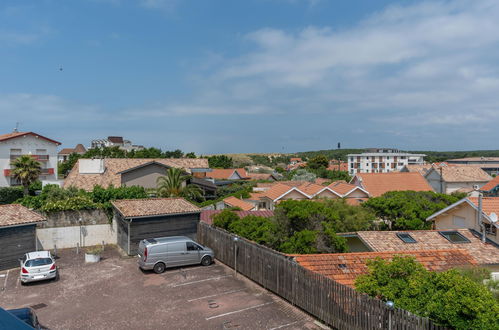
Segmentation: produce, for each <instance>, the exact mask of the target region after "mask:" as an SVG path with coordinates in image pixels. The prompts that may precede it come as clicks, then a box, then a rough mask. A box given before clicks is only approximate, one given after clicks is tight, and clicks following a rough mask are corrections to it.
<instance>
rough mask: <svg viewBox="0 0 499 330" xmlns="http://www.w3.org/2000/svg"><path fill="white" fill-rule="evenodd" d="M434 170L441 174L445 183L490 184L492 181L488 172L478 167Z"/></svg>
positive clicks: (450, 167) (466, 166)
mask: <svg viewBox="0 0 499 330" xmlns="http://www.w3.org/2000/svg"><path fill="white" fill-rule="evenodd" d="M432 170H433V171H436V172H437V173H439V174H440V173H441V174H442V178H443V180H444V181H445V182H488V181H490V180H491V179H492V177H491V176H490V175H488V174H487V172H485V171H484V170H482V169H481V168H480V167H478V166H468V165H462V166H461V165H460V166H441V167H438V168H436V167H434V168H432ZM430 172H431V171H428V172H427V173H426V175H429V173H430Z"/></svg>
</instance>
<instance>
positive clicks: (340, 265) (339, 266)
mask: <svg viewBox="0 0 499 330" xmlns="http://www.w3.org/2000/svg"><path fill="white" fill-rule="evenodd" d="M338 268H340V269H346V268H347V265H346V264H339V265H338Z"/></svg>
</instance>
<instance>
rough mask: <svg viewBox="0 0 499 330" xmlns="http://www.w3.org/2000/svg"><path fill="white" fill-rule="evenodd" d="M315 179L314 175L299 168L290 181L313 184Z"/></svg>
mask: <svg viewBox="0 0 499 330" xmlns="http://www.w3.org/2000/svg"><path fill="white" fill-rule="evenodd" d="M315 179H317V175H315V174H314V173H312V172H310V171H307V170H306V169H303V168H300V169H298V170H296V171H295V172H294V175H293V177H292V180H294V181H308V182H314V181H315Z"/></svg>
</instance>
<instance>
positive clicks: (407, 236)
mask: <svg viewBox="0 0 499 330" xmlns="http://www.w3.org/2000/svg"><path fill="white" fill-rule="evenodd" d="M397 237H398V238H400V239H401V240H402V242H404V243H417V241H416V240H415V239H414V238H413V237H412V236H411V234H408V233H397Z"/></svg>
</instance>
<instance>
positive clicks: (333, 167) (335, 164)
mask: <svg viewBox="0 0 499 330" xmlns="http://www.w3.org/2000/svg"><path fill="white" fill-rule="evenodd" d="M327 169H328V170H330V171H348V163H347V162H340V166H338V162H337V161H330V162H329V166H328V167H327Z"/></svg>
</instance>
